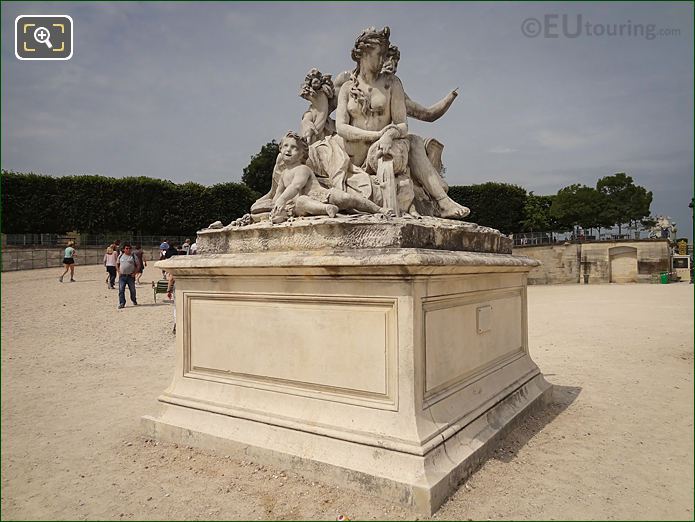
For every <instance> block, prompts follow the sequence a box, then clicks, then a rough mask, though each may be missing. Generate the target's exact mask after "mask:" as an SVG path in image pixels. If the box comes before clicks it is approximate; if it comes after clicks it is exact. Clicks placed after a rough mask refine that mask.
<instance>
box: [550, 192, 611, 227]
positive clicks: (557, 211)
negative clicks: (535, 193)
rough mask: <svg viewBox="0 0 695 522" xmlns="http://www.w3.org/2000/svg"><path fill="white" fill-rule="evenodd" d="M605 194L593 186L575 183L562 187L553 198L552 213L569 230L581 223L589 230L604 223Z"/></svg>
mask: <svg viewBox="0 0 695 522" xmlns="http://www.w3.org/2000/svg"><path fill="white" fill-rule="evenodd" d="M604 204H605V203H604V198H603V196H602V195H601V194H600V193H599V192H598V191H597V190H596V189H594V188H593V187H587V186H586V185H581V184H574V185H570V186H568V187H564V188H562V189H560V190H559V191H558V193H557V195H556V196H555V197H554V198H553V203H552V206H551V207H550V214H551V216H552V217H553V218H555V219H556V220H557V221H558V223H561V224H562V225H561V226H562V228H563V229H565V230H567V229H569V228H572V227H573V226H574V225H579V226H581V227H583V228H585V229H587V230H589V229H592V228H598V227H599V226H601V225H602V219H603V218H602V215H601V213H602V210H603V206H604Z"/></svg>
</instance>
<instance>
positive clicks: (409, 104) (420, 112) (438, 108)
mask: <svg viewBox="0 0 695 522" xmlns="http://www.w3.org/2000/svg"><path fill="white" fill-rule="evenodd" d="M456 96H458V87H457V88H456V89H454V90H453V91H451V92H450V93H449V94H447V95H446V96H445V97H444V98H442V99H441V100H439V101H438V102H437V103H435V104H434V105H432V106H430V107H423V106H422V105H420V104H419V103H417V102H415V101H413V100H411V99H410V98H409V97H408V95H407V94H406V95H405V106H406V110H407V112H408V116H410V117H411V118H415V119H416V120H420V121H426V122H433V121H436V120H438V119H439V118H441V117H442V116H443V115H444V113H445V112H446V111H448V110H449V107H451V104H452V103H454V100H455V99H456Z"/></svg>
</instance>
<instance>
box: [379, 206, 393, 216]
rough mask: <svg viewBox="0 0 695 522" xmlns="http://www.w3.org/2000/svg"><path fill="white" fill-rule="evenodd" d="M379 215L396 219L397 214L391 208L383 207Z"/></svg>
mask: <svg viewBox="0 0 695 522" xmlns="http://www.w3.org/2000/svg"><path fill="white" fill-rule="evenodd" d="M379 214H383V215H384V216H386V217H390V218H391V217H394V216H395V215H396V213H395V212H394V211H393V210H391V209H390V208H386V207H382V208H380V209H379Z"/></svg>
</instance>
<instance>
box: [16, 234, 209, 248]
mask: <svg viewBox="0 0 695 522" xmlns="http://www.w3.org/2000/svg"><path fill="white" fill-rule="evenodd" d="M195 237H196V234H195V233H193V234H190V235H188V236H151V235H150V236H145V235H132V234H118V233H116V234H64V235H60V234H5V235H4V238H3V245H7V246H14V247H34V248H48V247H58V246H65V245H66V244H67V242H68V241H69V240H71V239H72V240H74V241H76V243H77V246H78V247H83V248H84V247H103V248H106V247H107V246H109V245H110V244H111V243H113V242H114V241H115V240H116V239H120V240H121V244H123V243H125V242H126V241H127V242H130V243H132V244H133V245H136V244H141V245H142V246H143V247H145V248H146V247H149V246H157V247H159V245H160V244H161V243H162V241H164V240H165V239H166V240H167V241H168V242H169V244H173V245H182V244H183V242H184V241H185V240H186V239H190V240H191V242H193V241H195Z"/></svg>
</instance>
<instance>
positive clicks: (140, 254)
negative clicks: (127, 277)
mask: <svg viewBox="0 0 695 522" xmlns="http://www.w3.org/2000/svg"><path fill="white" fill-rule="evenodd" d="M133 254H135V256H137V258H138V263H139V269H138V273H137V274H136V275H135V284H136V286H140V278H141V277H142V273H143V272H144V271H145V267H146V266H147V260H146V259H145V251H144V250H143V249H142V245H141V244H140V243H138V244H136V245H135V250H133Z"/></svg>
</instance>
